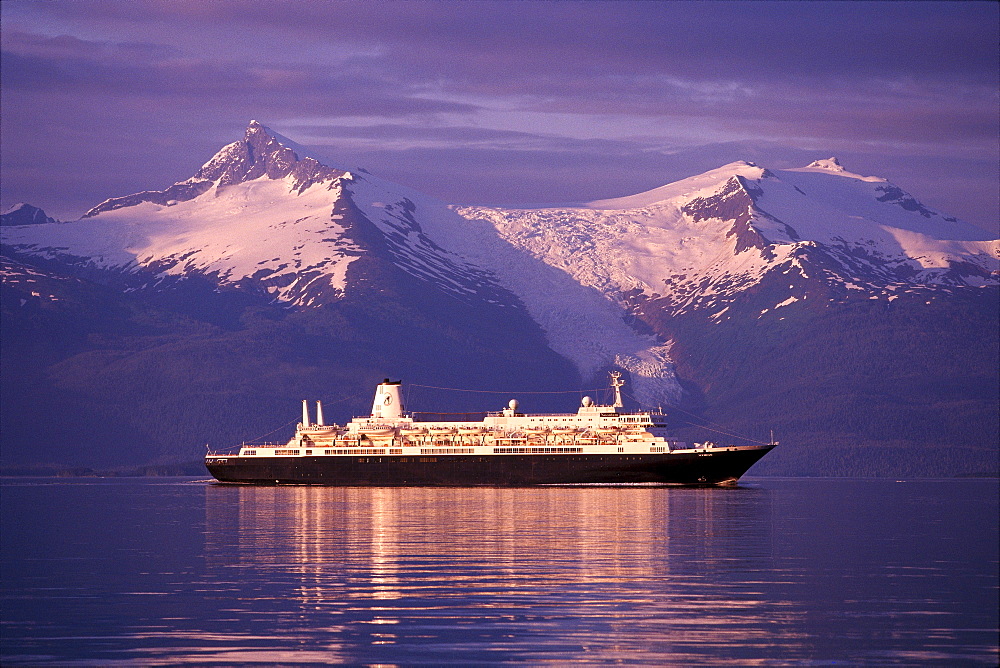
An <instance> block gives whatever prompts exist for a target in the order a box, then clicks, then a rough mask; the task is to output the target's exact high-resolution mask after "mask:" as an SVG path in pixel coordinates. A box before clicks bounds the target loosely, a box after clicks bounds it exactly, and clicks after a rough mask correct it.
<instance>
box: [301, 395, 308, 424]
mask: <svg viewBox="0 0 1000 668" xmlns="http://www.w3.org/2000/svg"><path fill="white" fill-rule="evenodd" d="M302 426H303V427H308V426H309V400H308V399H303V400H302Z"/></svg>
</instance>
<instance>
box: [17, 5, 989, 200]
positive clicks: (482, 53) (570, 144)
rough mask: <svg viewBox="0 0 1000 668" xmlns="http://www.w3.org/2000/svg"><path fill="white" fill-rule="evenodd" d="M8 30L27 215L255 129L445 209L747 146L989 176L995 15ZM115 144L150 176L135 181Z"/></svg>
mask: <svg viewBox="0 0 1000 668" xmlns="http://www.w3.org/2000/svg"><path fill="white" fill-rule="evenodd" d="M3 13H4V29H3V32H2V42H3V51H4V53H3V58H2V61H0V72H2V78H3V79H2V84H3V91H4V95H3V107H4V108H3V112H4V113H3V117H2V118H0V122H2V123H3V130H4V138H5V142H4V143H5V146H4V154H3V170H4V177H5V178H4V182H5V189H4V190H5V192H4V197H5V198H6V197H13V198H18V199H30V197H31V194H30V192H21V193H18V192H17V191H18V190H19V189H22V188H24V187H28V186H30V184H31V183H34V181H32V179H34V178H36V177H34V176H32V177H31V178H29V177H28V176H24V177H22V176H20V175H27V174H37V173H38V170H39V168H38V164H42V165H45V166H46V168H48V169H49V170H51V171H61V172H70V171H73V170H80V169H81V167H83V170H84V171H87V172H88V173H89V174H90V175H91V176H90V177H88V178H90V179H92V180H93V188H92V189H91V190H89V192H95V193H96V192H97V191H98V190H99V184H98V177H97V174H99V173H102V174H103V173H105V171H106V170H103V169H102V167H101V164H107V163H113V162H115V161H119V162H120V161H125V162H128V163H129V164H130V165H134V167H135V170H136V173H135V174H131V175H129V177H128V178H125V177H122V176H118V177H115V176H114V175H112V174H105V178H107V179H108V181H107V184H108V187H109V189H111V186H114V187H116V188H117V187H125V186H126V185H127V184H128V183H133V182H136V181H138V180H139V178H140V176H141V174H142V173H143V172H145V174H146V175H147V178H148V182H147V183H144V184H143V185H142V187H160V186H162V184H163V180H162V179H164V178H165V177H166V176H167V174H168V173H170V174H172V175H173V176H172V177H171V178H170V179H169V181H173V180H176V179H179V178H185V177H186V176H188V175H189V174H188V173H187V168H186V167H185V168H184V171H181V169H182V166H184V165H189V164H191V163H193V162H198V161H199V160H203V159H205V158H206V157H207V155H211V153H212V152H213V151H214V149H215V148H217V147H218V146H219V145H221V144H222V143H225V142H228V141H231V140H232V139H234V138H235V137H237V136H239V134H240V132H241V130H242V127H243V126H244V125H245V123H246V122H247V120H248V119H250V118H260V119H262V120H266V121H267V122H269V123H270V124H272V125H274V126H275V128H276V129H279V130H280V131H282V132H284V133H285V134H288V135H289V136H292V137H295V138H296V139H298V140H299V141H300V142H302V143H309V142H310V141H313V142H315V143H317V144H320V145H323V146H324V147H326V148H328V149H329V150H328V151H327V152H328V153H334V154H336V155H345V156H351V157H352V159H353V158H354V157H356V158H357V159H358V161H360V162H367V163H369V164H374V163H379V164H384V165H385V166H386V168H387V169H388V170H389V171H390V172H391V173H392V174H397V173H398V174H404V175H405V174H417V173H420V172H422V173H424V174H432V173H434V172H435V171H439V172H440V173H441V174H447V177H441V178H437V179H435V182H439V183H444V182H448V184H449V185H448V187H447V188H444V190H445V191H447V192H449V193H452V192H457V191H458V190H459V189H461V188H466V189H467V190H468V192H470V193H476V192H488V191H490V190H491V189H492V190H494V191H496V190H497V188H496V186H491V185H490V184H489V182H488V180H489V179H490V178H491V177H492V176H494V175H498V176H500V177H502V178H507V179H509V180H510V181H511V182H512V183H514V182H517V181H520V182H521V183H522V184H527V183H530V182H534V183H543V182H544V183H547V184H549V186H550V190H551V191H552V192H554V193H555V192H563V193H570V194H574V193H577V192H578V191H579V190H580V189H581V187H582V184H592V185H593V184H598V183H599V181H598V179H597V176H596V175H598V174H600V172H601V171H602V170H606V169H611V168H613V166H614V165H616V164H618V165H621V164H626V163H627V161H626V160H625V159H624V158H623V157H622V156H623V155H624V152H627V151H634V154H633V159H632V164H633V165H634V166H635V169H633V170H632V177H631V178H632V183H633V186H632V188H631V190H634V191H636V190H639V189H641V188H642V187H645V186H646V185H647V184H648V182H649V179H650V178H651V175H653V174H655V173H656V171H655V170H656V166H655V164H656V163H655V161H653V162H650V157H649V156H653V155H656V154H657V153H659V152H660V149H663V148H664V147H666V148H668V149H669V150H672V151H674V150H676V149H678V148H683V147H685V146H696V145H703V144H707V143H714V144H718V143H720V142H734V141H744V140H747V141H754V142H758V143H759V142H767V141H779V140H780V141H781V142H783V143H784V144H787V145H791V146H792V147H794V148H800V149H804V148H813V147H818V146H822V147H824V148H829V147H834V148H837V149H838V150H840V149H841V148H844V149H847V150H852V149H853V150H854V151H855V152H861V151H868V152H870V153H874V152H876V151H879V152H884V153H886V154H889V155H895V156H903V155H938V156H941V157H942V158H954V159H956V160H965V161H967V164H972V163H974V162H975V161H977V160H979V161H981V160H984V159H994V160H996V158H997V145H996V137H997V134H998V122H997V118H998V106H1000V101H998V93H997V78H998V66H997V63H998V59H1000V56H998V51H997V44H996V34H997V27H998V23H1000V18H998V17H1000V9H998V5H997V4H996V3H987V2H983V3H975V2H972V3H949V2H942V3H910V2H896V3H882V2H878V3H864V2H856V3H842V2H831V3H824V2H809V3H788V2H776V3H768V2H747V3H738V2H729V3H704V2H693V3H684V2H670V3H666V2H655V3H653V2H516V3H513V2H444V1H439V2H370V1H369V2H360V1H348V2H338V3H326V2H299V1H297V0H296V1H294V2H291V1H286V0H268V1H266V2H265V1H259V2H258V1H242V2H230V1H226V0H215V1H213V2H179V1H177V0H169V1H167V0H162V1H161V0H133V1H132V2H129V3H122V2H119V1H118V0H115V1H110V0H109V1H103V0H79V1H76V2H18V3H4V7H3ZM144 135H147V136H151V138H145V139H144V137H143V136H144ZM129 145H131V146H132V150H133V151H134V152H135V153H136V154H137V155H140V156H142V157H143V159H147V158H149V159H152V156H153V155H154V154H155V155H158V158H156V159H155V160H154V162H152V163H150V164H147V165H146V166H145V167H143V166H142V165H141V164H139V161H138V160H134V161H133V160H131V159H129V158H128V157H127V156H126V155H125V154H126V152H127V151H128V150H129ZM151 146H156V147H159V148H158V149H157V151H153V150H152V149H151V148H149V147H151ZM591 147H598V149H599V150H592V149H591ZM601 151H607V152H608V153H606V154H602V153H601ZM206 153H207V155H206ZM546 153H549V154H550V155H548V156H546V155H543V154H546ZM70 156H75V158H76V159H78V160H82V161H83V162H82V164H81V163H77V164H70V162H69V158H70ZM486 156H488V159H486ZM567 156H575V158H573V159H571V160H569V161H568V162H567V164H563V163H562V161H563V159H564V158H566V157H567ZM418 158H419V159H421V160H426V161H427V162H426V163H425V164H424V165H423V166H422V168H421V169H417V167H416V166H414V167H412V168H411V167H405V168H404V167H402V166H403V165H411V164H414V163H413V162H412V161H413V160H416V159H418ZM33 160H34V161H37V164H32V161H33ZM587 161H590V162H587ZM615 161H620V162H615ZM574 162H575V170H576V172H574V165H573V163H574ZM455 165H464V168H463V169H464V171H463V169H458V168H456V167H455ZM524 165H533V166H535V167H537V169H536V170H535V171H533V172H532V171H531V170H529V169H528V168H527V167H525V166H524ZM647 169H648V170H651V171H649V172H645V171H643V170H647ZM387 176H389V174H387ZM888 176H890V177H891V174H889V175H888ZM424 178H428V179H429V178H430V177H424ZM615 178H618V177H617V176H616V177H615ZM970 178H971V177H970ZM625 180H626V179H625V178H624V177H623V184H622V187H623V188H626V189H625V190H624V191H623V192H621V193H617V194H626V193H627V192H628V191H629V188H628V187H627V184H625V183H624V181H625ZM411 185H414V186H415V187H418V186H419V183H411ZM982 185H983V191H984V192H986V191H987V190H989V191H993V190H995V184H991V183H987V182H982ZM435 187H436V186H435ZM88 188H89V187H88ZM966 189H967V190H969V189H971V188H966ZM72 190H73V188H72V186H69V190H68V191H67V192H66V194H65V195H64V196H63V197H65V198H70V197H76V198H77V199H82V198H83V196H82V195H79V194H77V195H71V194H70V192H69V191H72ZM514 190H515V191H516V192H521V193H523V195H524V196H525V197H531V198H532V199H534V198H535V196H536V195H537V194H538V190H539V189H538V188H529V187H527V186H526V185H520V186H518V187H517V188H515V189H514ZM110 194H123V193H121V192H111V193H103V195H104V196H107V195H110ZM989 197H991V196H987V195H983V196H982V197H981V198H980V199H983V201H985V200H986V199H989ZM556 198H557V199H563V198H564V197H562V196H559V197H556ZM472 199H478V198H477V197H474V198H472ZM983 210H984V211H985V210H988V207H987V208H986V209H983ZM994 217H995V216H994Z"/></svg>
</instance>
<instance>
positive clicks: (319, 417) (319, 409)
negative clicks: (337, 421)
mask: <svg viewBox="0 0 1000 668" xmlns="http://www.w3.org/2000/svg"><path fill="white" fill-rule="evenodd" d="M316 424H318V425H319V426H321V427H322V426H323V425H324V424H326V423H325V422H323V402H322V401H317V402H316Z"/></svg>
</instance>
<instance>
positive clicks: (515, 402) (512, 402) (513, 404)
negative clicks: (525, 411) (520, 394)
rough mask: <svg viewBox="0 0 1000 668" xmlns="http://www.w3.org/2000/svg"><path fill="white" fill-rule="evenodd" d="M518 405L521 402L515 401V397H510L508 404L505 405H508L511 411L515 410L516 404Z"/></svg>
mask: <svg viewBox="0 0 1000 668" xmlns="http://www.w3.org/2000/svg"><path fill="white" fill-rule="evenodd" d="M520 405H521V404H519V403H517V399H511V400H510V403H509V404H507V406H508V407H509V408H510V409H511V410H512V411H516V410H517V407H518V406H520Z"/></svg>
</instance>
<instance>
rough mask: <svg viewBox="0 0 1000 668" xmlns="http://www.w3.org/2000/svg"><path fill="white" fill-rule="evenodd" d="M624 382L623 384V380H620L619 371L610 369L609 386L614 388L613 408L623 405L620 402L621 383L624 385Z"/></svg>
mask: <svg viewBox="0 0 1000 668" xmlns="http://www.w3.org/2000/svg"><path fill="white" fill-rule="evenodd" d="M624 384H625V381H624V380H622V374H621V372H620V371H612V372H611V387H613V388H614V390H615V403H614V404H612V407H613V408H622V407H623V406H624V404H622V389H621V388H622V385H624Z"/></svg>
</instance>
